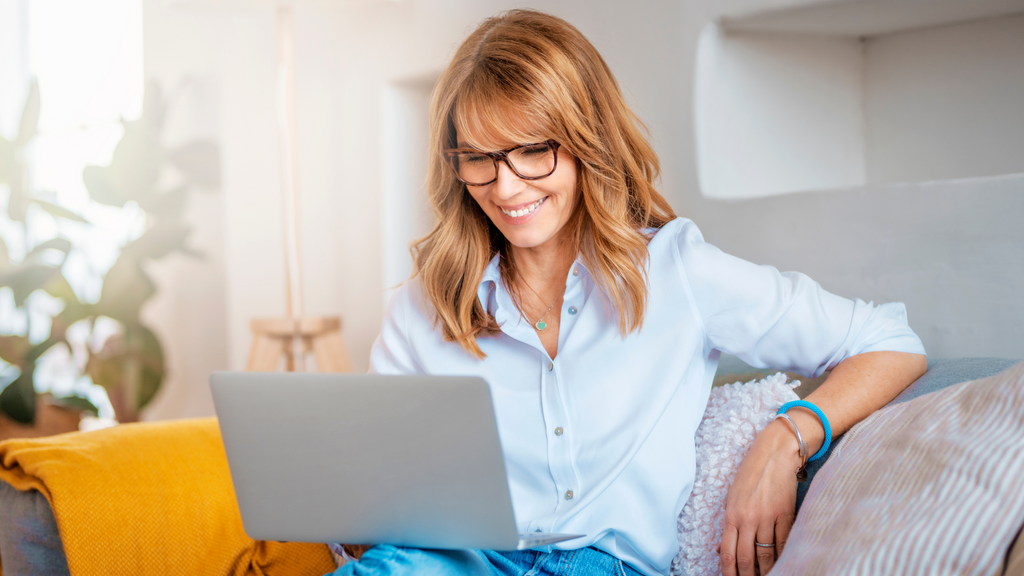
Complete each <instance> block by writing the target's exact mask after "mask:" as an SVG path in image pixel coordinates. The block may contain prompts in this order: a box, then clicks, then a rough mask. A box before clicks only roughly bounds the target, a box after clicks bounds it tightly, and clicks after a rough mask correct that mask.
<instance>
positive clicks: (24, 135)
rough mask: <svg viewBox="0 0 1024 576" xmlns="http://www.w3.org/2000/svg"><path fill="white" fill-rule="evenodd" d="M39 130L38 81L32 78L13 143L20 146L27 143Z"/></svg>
mask: <svg viewBox="0 0 1024 576" xmlns="http://www.w3.org/2000/svg"><path fill="white" fill-rule="evenodd" d="M38 130H39V81H38V80H35V79H33V80H32V84H30V85H29V87H28V96H27V97H26V98H25V107H24V108H22V110H21V122H20V123H19V125H18V137H17V139H15V141H14V143H15V145H16V146H18V147H21V146H24V145H26V144H28V142H29V140H32V138H34V137H35V135H36V133H37V132H38Z"/></svg>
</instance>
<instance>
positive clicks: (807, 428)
mask: <svg viewBox="0 0 1024 576" xmlns="http://www.w3.org/2000/svg"><path fill="white" fill-rule="evenodd" d="M786 414H788V415H789V417H790V418H791V419H792V420H793V423H794V424H796V425H797V427H799V428H800V434H801V435H802V436H803V439H804V442H806V443H807V450H808V453H809V454H815V453H816V452H818V450H820V449H821V446H822V444H824V443H825V427H824V426H823V425H822V424H821V420H819V419H818V416H817V415H815V414H814V412H811V411H810V410H808V409H807V408H803V407H799V406H797V407H794V408H790V409H789V410H788V411H787V412H786ZM790 434H792V432H790ZM794 441H795V440H794Z"/></svg>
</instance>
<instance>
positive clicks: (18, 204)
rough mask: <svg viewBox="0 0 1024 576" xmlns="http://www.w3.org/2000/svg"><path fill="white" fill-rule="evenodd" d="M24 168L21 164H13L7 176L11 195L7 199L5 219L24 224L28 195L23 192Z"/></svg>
mask: <svg viewBox="0 0 1024 576" xmlns="http://www.w3.org/2000/svg"><path fill="white" fill-rule="evenodd" d="M24 174H25V168H24V166H22V164H21V162H15V163H14V165H13V166H12V167H11V173H10V174H8V175H7V186H8V187H9V188H10V190H11V194H10V195H9V196H8V197H7V217H8V218H10V219H11V220H13V221H14V222H24V221H25V215H26V214H27V213H28V205H29V201H28V195H27V194H25V190H24V179H23V177H24Z"/></svg>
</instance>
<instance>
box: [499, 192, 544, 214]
mask: <svg viewBox="0 0 1024 576" xmlns="http://www.w3.org/2000/svg"><path fill="white" fill-rule="evenodd" d="M545 200H547V197H546V196H545V197H544V198H541V199H540V200H537V201H536V202H534V203H533V204H530V205H529V206H527V207H526V208H522V209H520V210H505V209H504V208H501V211H502V212H504V213H505V215H506V216H511V217H513V218H519V217H520V216H526V215H527V214H529V213H530V212H533V211H534V210H536V209H537V208H538V207H539V206H540V205H541V204H543V203H544V201H545Z"/></svg>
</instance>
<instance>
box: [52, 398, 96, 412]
mask: <svg viewBox="0 0 1024 576" xmlns="http://www.w3.org/2000/svg"><path fill="white" fill-rule="evenodd" d="M53 403H54V404H56V405H57V406H63V407H64V408H70V409H72V410H77V411H79V412H90V413H92V414H93V415H96V414H99V413H100V409H99V408H97V407H96V405H95V404H93V403H92V402H90V401H89V400H88V399H87V398H82V397H81V396H61V397H60V398H54V399H53Z"/></svg>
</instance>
